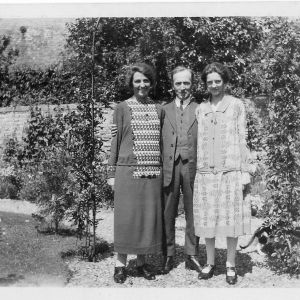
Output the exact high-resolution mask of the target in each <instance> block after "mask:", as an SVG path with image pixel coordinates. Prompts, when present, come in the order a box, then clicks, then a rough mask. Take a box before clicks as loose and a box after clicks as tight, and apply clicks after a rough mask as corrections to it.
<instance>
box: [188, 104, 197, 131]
mask: <svg viewBox="0 0 300 300" xmlns="http://www.w3.org/2000/svg"><path fill="white" fill-rule="evenodd" d="M197 106H198V104H197V103H196V102H194V101H192V102H191V103H190V104H189V105H188V107H187V108H188V114H189V119H188V130H189V129H190V128H191V127H192V126H193V124H194V122H196V113H195V111H196V108H197Z"/></svg>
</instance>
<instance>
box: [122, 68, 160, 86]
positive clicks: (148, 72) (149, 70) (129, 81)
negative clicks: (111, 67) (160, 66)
mask: <svg viewBox="0 0 300 300" xmlns="http://www.w3.org/2000/svg"><path fill="white" fill-rule="evenodd" d="M136 72H140V73H142V74H143V75H145V76H146V77H147V78H148V79H149V80H150V82H151V86H152V87H154V86H155V84H156V74H155V70H154V68H153V67H152V66H150V65H148V64H146V63H136V64H134V65H132V66H131V67H130V69H129V71H128V73H127V86H128V87H129V88H130V89H132V87H133V85H132V82H133V75H134V73H136Z"/></svg>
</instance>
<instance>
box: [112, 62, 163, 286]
mask: <svg viewBox="0 0 300 300" xmlns="http://www.w3.org/2000/svg"><path fill="white" fill-rule="evenodd" d="M128 84H129V87H130V88H131V89H132V90H133V96H132V97H131V98H129V99H127V100H125V101H123V102H121V103H119V104H118V105H117V106H116V108H115V111H114V116H113V123H114V124H116V126H117V134H116V135H115V136H114V137H113V139H112V145H111V154H110V160H109V164H108V165H109V179H108V183H109V184H110V185H111V186H112V187H113V188H114V250H115V251H116V252H117V260H116V265H115V272H114V280H115V282H117V283H123V282H124V281H125V280H126V277H127V274H126V261H127V254H137V272H138V274H139V275H140V276H143V277H144V278H146V279H148V280H153V279H155V274H154V273H153V271H152V270H151V268H149V265H148V264H146V262H145V256H146V254H154V253H159V252H161V250H162V208H161V203H162V202H161V182H162V176H161V156H160V131H161V120H162V109H161V106H160V105H159V104H156V103H155V102H154V101H153V100H151V99H150V98H149V92H150V90H151V88H153V87H154V86H155V72H154V70H153V68H152V67H151V66H149V65H147V64H144V63H139V64H136V65H134V66H133V67H131V69H130V73H129V75H128Z"/></svg>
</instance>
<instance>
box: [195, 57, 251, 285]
mask: <svg viewBox="0 0 300 300" xmlns="http://www.w3.org/2000/svg"><path fill="white" fill-rule="evenodd" d="M202 80H203V82H204V83H205V86H206V88H207V90H208V92H209V94H210V97H209V99H208V100H206V101H204V102H202V103H201V104H200V105H199V106H198V108H197V109H196V116H197V120H198V142H197V173H196V178H195V185H194V199H193V211H194V222H195V234H196V235H197V236H200V237H204V238H205V243H206V252H207V264H206V265H205V266H204V268H203V270H202V272H201V273H199V277H198V278H199V279H208V278H211V277H212V276H213V274H214V271H215V237H226V238H227V261H226V281H227V282H228V283H229V284H235V283H236V281H237V273H236V268H235V254H236V246H237V242H238V236H240V235H245V234H250V229H251V226H250V216H251V209H250V203H249V202H248V201H247V200H246V199H243V189H244V187H245V185H246V184H248V183H249V182H250V176H249V171H250V169H251V165H250V164H249V162H250V161H249V159H250V152H249V150H248V148H247V144H246V117H245V108H244V104H243V102H242V101H241V100H240V99H237V98H235V97H232V96H229V95H227V94H225V85H226V83H228V81H229V80H230V73H229V70H228V69H227V68H226V67H225V66H223V65H222V64H220V63H212V64H209V65H208V66H206V67H205V69H204V71H203V74H202Z"/></svg>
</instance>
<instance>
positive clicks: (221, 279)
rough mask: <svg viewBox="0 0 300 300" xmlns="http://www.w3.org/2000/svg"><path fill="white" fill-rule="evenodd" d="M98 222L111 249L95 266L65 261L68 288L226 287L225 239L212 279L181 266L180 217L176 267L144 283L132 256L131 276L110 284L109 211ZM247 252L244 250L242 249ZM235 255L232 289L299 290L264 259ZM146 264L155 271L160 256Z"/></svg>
mask: <svg viewBox="0 0 300 300" xmlns="http://www.w3.org/2000/svg"><path fill="white" fill-rule="evenodd" d="M101 218H102V220H101V222H100V223H99V228H98V235H99V236H100V237H102V238H103V239H105V240H106V241H107V242H108V243H109V244H110V246H111V253H108V254H106V255H105V256H103V258H102V259H101V260H100V261H99V262H97V263H91V262H85V261H80V260H77V259H74V260H72V261H70V262H68V266H69V269H70V270H71V272H72V273H73V275H72V278H71V280H70V281H69V283H68V286H71V287H74V286H83V287H160V288H161V287H220V288H225V287H229V285H228V284H227V283H226V282H225V261H226V239H218V240H216V248H217V251H216V264H217V272H216V276H214V277H213V278H212V279H210V280H207V281H203V280H201V281H200V280H198V278H197V273H196V272H195V271H191V270H186V269H185V265H184V254H183V245H184V228H185V220H184V216H183V215H181V216H179V218H177V221H176V228H177V229H176V243H177V255H176V265H177V266H176V268H175V269H173V270H172V271H171V272H170V273H169V274H167V275H157V276H156V280H154V281H147V280H145V279H144V278H139V277H134V274H133V266H134V264H135V256H129V273H130V274H132V276H129V278H128V279H127V280H126V282H125V283H124V284H123V285H119V284H116V283H114V281H113V278H112V274H113V271H114V263H115V256H114V253H113V237H112V232H113V211H111V210H110V211H103V212H101ZM252 223H253V224H252V226H253V230H255V228H256V227H257V226H258V225H259V224H260V223H261V220H258V219H253V222H252ZM248 239H249V236H245V237H242V238H240V243H246V241H248ZM246 250H248V249H246ZM246 250H243V251H239V252H238V256H237V263H238V272H239V275H240V276H239V279H238V283H237V284H236V285H235V286H234V288H243V287H253V288H258V287H268V288H271V287H282V288H284V287H289V288H292V287H293V288H296V287H297V288H299V287H300V280H299V279H296V278H290V277H289V276H288V275H276V274H274V272H272V271H271V270H269V269H268V268H267V265H266V261H265V260H266V258H265V257H264V256H262V255H259V254H258V253H257V252H255V251H253V250H254V249H253V248H252V249H249V250H248V251H246ZM199 252H200V255H199V258H200V262H201V264H204V263H205V246H204V243H203V240H200V249H199ZM149 262H150V263H151V264H153V265H154V266H155V267H157V268H159V267H160V265H161V262H162V257H161V256H152V257H150V258H149Z"/></svg>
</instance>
